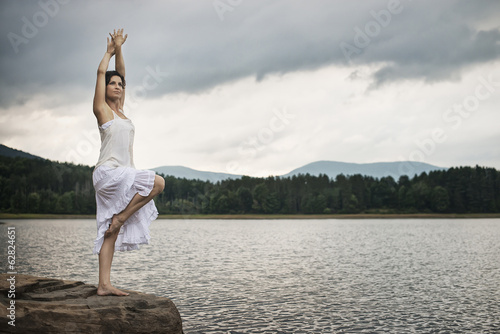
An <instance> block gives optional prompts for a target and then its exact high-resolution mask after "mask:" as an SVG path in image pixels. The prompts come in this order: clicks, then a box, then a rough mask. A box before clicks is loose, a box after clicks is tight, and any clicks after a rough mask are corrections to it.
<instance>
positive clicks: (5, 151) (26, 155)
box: [0, 144, 43, 159]
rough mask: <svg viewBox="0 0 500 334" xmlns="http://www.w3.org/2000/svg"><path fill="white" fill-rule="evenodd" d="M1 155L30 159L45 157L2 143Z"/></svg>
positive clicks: (0, 146) (0, 147)
mask: <svg viewBox="0 0 500 334" xmlns="http://www.w3.org/2000/svg"><path fill="white" fill-rule="evenodd" d="M0 155H1V156H4V157H21V158H29V159H43V158H41V157H38V156H36V155H33V154H29V153H26V152H23V151H19V150H16V149H14V148H10V147H8V146H5V145H2V144H0Z"/></svg>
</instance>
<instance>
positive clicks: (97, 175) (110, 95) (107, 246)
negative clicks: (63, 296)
mask: <svg viewBox="0 0 500 334" xmlns="http://www.w3.org/2000/svg"><path fill="white" fill-rule="evenodd" d="M110 36H111V40H110V39H109V37H108V47H107V50H106V53H105V54H104V57H103V58H102V60H101V63H100V64H99V68H98V70H97V82H96V87H95V95H94V115H95V117H96V118H97V123H98V127H99V131H100V134H101V152H100V155H99V160H98V162H97V164H96V166H95V169H94V172H93V174H92V178H93V183H94V188H95V192H96V202H97V238H96V240H95V242H94V254H99V286H98V288H97V294H98V295H100V296H106V295H117V296H126V295H128V293H126V292H123V291H120V290H119V289H117V288H115V287H113V286H112V285H111V278H110V274H111V262H112V261H113V254H114V251H115V250H119V251H129V250H134V249H138V248H139V245H140V244H147V243H149V239H150V236H149V224H150V223H151V222H152V221H153V220H155V219H156V218H157V217H158V211H157V210H156V207H155V204H154V201H152V199H153V198H154V197H155V196H156V195H158V194H159V193H161V192H162V191H163V188H164V187H165V180H164V179H163V178H162V177H160V176H158V175H155V173H154V172H153V171H150V170H136V169H135V167H134V161H133V153H132V148H133V141H134V125H133V124H132V121H131V120H130V119H128V118H127V117H126V116H125V115H124V113H123V103H124V101H125V92H124V90H125V63H124V61H123V55H122V49H121V48H122V45H123V43H125V41H126V40H127V35H125V36H123V29H118V31H116V30H114V31H113V34H110ZM113 56H115V65H116V71H107V69H108V65H109V61H110V59H111V57H113Z"/></svg>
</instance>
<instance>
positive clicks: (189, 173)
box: [152, 166, 241, 183]
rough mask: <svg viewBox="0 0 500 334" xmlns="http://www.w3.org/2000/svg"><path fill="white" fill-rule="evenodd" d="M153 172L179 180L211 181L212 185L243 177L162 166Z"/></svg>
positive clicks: (181, 167)
mask: <svg viewBox="0 0 500 334" xmlns="http://www.w3.org/2000/svg"><path fill="white" fill-rule="evenodd" d="M152 170H154V171H155V172H156V173H158V174H163V175H165V176H167V175H170V176H174V177H178V178H185V179H188V180H202V181H210V182H212V183H216V182H218V181H222V180H227V179H239V178H240V177H241V175H235V174H227V173H214V172H203V171H199V170H196V169H192V168H188V167H183V166H162V167H156V168H153V169H152Z"/></svg>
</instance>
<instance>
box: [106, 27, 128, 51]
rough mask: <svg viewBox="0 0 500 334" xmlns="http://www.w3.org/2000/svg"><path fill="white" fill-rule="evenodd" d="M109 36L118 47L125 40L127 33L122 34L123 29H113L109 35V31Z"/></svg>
mask: <svg viewBox="0 0 500 334" xmlns="http://www.w3.org/2000/svg"><path fill="white" fill-rule="evenodd" d="M109 36H111V40H112V41H113V42H114V43H115V47H117V48H119V47H121V46H122V45H123V43H125V41H126V40H127V36H128V34H126V35H125V36H123V29H118V31H116V30H115V29H113V34H112V35H111V33H110V34H109Z"/></svg>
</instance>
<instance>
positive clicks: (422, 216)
mask: <svg viewBox="0 0 500 334" xmlns="http://www.w3.org/2000/svg"><path fill="white" fill-rule="evenodd" d="M467 218H468V219H471V218H476V219H480V218H500V213H442V214H441V213H394V214H391V213H356V214H309V215H306V214H288V215H287V214H216V215H215V214H211V215H203V214H197V215H182V214H178V215H173V214H168V215H167V214H163V215H159V216H158V219H193V220H195V219H228V220H229V219H233V220H236V219H240V220H256V219H467ZM0 219H95V215H70V214H36V213H19V214H14V213H0Z"/></svg>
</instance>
